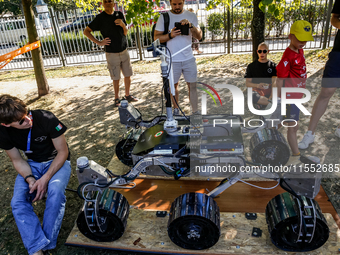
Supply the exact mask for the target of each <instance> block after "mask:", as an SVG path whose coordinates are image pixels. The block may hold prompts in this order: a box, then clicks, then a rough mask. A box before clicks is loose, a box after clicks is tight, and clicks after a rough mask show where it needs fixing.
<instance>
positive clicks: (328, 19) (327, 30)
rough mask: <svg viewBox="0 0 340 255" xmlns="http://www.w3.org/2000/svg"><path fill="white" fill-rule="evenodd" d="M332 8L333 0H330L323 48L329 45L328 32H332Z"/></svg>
mask: <svg viewBox="0 0 340 255" xmlns="http://www.w3.org/2000/svg"><path fill="white" fill-rule="evenodd" d="M332 8H333V0H329V3H328V10H327V18H326V26H325V33H324V35H323V45H322V49H326V47H327V41H328V40H327V37H328V33H329V32H330V26H329V21H330V20H331V13H332ZM329 38H330V37H329Z"/></svg>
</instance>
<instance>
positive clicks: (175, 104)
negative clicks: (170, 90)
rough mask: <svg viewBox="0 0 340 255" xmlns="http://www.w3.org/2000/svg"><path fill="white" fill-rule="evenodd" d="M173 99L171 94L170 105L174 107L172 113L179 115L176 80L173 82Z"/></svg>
mask: <svg viewBox="0 0 340 255" xmlns="http://www.w3.org/2000/svg"><path fill="white" fill-rule="evenodd" d="M175 99H176V101H175V100H174V97H173V95H172V94H171V102H172V106H173V108H174V115H179V109H178V104H179V101H178V100H179V91H178V82H177V83H176V84H175Z"/></svg>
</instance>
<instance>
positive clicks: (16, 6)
mask: <svg viewBox="0 0 340 255" xmlns="http://www.w3.org/2000/svg"><path fill="white" fill-rule="evenodd" d="M0 2H1V4H0V16H1V14H5V13H8V12H11V13H13V14H14V15H19V14H21V10H20V5H21V0H4V1H1V0H0Z"/></svg>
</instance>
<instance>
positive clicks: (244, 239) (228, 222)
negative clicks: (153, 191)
mask: <svg viewBox="0 0 340 255" xmlns="http://www.w3.org/2000/svg"><path fill="white" fill-rule="evenodd" d="M325 217H326V219H327V222H328V226H329V228H330V237H329V239H328V241H327V242H326V243H325V244H324V245H323V246H322V247H320V248H319V249H317V250H315V251H311V252H308V254H310V255H314V254H322V255H328V254H336V253H338V247H339V238H338V234H337V232H338V227H337V225H336V223H335V221H334V220H333V218H332V215H331V214H325ZM167 221H168V217H165V218H159V217H156V213H155V211H146V210H141V209H131V210H130V216H129V219H128V222H127V227H126V231H125V233H124V234H123V236H122V237H121V238H120V239H119V240H116V241H114V242H108V243H99V242H95V241H92V240H90V239H88V238H86V237H84V236H83V235H82V234H81V233H80V232H79V230H78V229H77V227H74V228H73V230H72V231H71V233H70V236H69V237H68V239H67V241H66V244H67V245H73V246H83V247H92V248H93V247H98V248H101V249H113V250H127V251H135V252H147V253H158V254H160V253H165V254H169V253H172V254H202V253H204V254H216V255H219V254H233V255H235V254H254V255H255V254H287V252H285V251H282V250H280V249H278V248H276V247H275V246H274V245H273V244H272V243H271V240H270V238H269V233H268V228H267V224H266V221H265V215H264V214H263V213H260V214H258V218H257V219H256V220H247V219H246V218H245V216H244V213H225V212H223V213H221V236H220V239H219V241H218V242H217V243H216V244H215V245H214V246H213V247H211V248H209V249H206V250H202V251H197V250H185V249H183V248H181V247H178V246H177V245H175V244H174V243H172V242H171V240H170V238H169V237H168V234H167ZM253 227H257V228H260V229H261V230H262V231H263V232H262V237H252V236H251V232H252V229H253ZM299 254H306V253H299Z"/></svg>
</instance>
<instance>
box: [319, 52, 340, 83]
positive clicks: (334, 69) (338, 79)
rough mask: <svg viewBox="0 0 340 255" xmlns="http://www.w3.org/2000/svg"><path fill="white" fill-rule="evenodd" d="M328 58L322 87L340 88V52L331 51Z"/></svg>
mask: <svg viewBox="0 0 340 255" xmlns="http://www.w3.org/2000/svg"><path fill="white" fill-rule="evenodd" d="M328 58H329V59H328V60H327V62H326V66H325V70H324V72H323V76H322V83H321V87H323V88H340V63H339V60H340V51H331V52H330V53H329V55H328Z"/></svg>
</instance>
